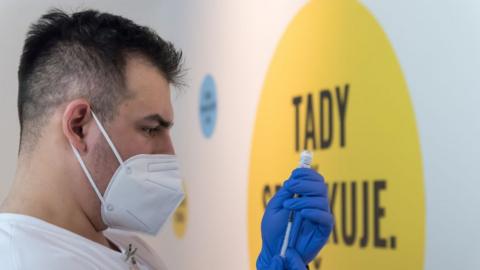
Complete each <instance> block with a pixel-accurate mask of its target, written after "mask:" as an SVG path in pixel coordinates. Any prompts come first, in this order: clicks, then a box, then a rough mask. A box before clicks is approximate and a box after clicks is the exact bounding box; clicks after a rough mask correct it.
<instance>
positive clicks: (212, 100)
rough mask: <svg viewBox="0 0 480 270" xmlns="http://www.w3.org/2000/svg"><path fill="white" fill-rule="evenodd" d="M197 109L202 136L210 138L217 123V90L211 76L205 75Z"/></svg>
mask: <svg viewBox="0 0 480 270" xmlns="http://www.w3.org/2000/svg"><path fill="white" fill-rule="evenodd" d="M199 109H200V125H201V126H202V132H203V135H204V136H205V137H206V138H210V137H211V136H212V134H213V130H214V129H215V124H216V122H217V90H216V86H215V81H214V80H213V77H212V76H211V75H206V76H205V78H204V79H203V82H202V88H201V89H200V108H199Z"/></svg>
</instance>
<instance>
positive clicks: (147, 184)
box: [70, 111, 185, 235]
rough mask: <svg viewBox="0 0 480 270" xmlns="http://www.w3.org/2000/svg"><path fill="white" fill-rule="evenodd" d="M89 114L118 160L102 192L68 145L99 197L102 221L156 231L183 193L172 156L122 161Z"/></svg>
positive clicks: (135, 158)
mask: <svg viewBox="0 0 480 270" xmlns="http://www.w3.org/2000/svg"><path fill="white" fill-rule="evenodd" d="M92 115H93V118H94V119H95V122H96V123H97V125H98V128H99V129H100V131H101V132H102V134H103V136H104V137H105V139H106V140H107V142H108V144H109V145H110V148H111V149H112V151H113V153H114V154H115V157H116V158H117V160H118V162H119V163H120V166H119V167H118V168H117V170H116V171H115V173H114V174H113V176H112V179H111V180H110V183H109V184H108V187H107V189H106V190H105V193H104V195H103V196H102V194H101V193H100V191H99V190H98V188H97V186H96V185H95V182H94V181H93V178H92V176H91V175H90V172H89V171H88V169H87V167H86V166H85V163H84V162H83V160H82V158H81V157H80V154H79V152H78V150H77V149H76V148H75V147H74V146H73V145H72V144H70V145H71V146H72V149H73V152H74V154H75V157H76V158H77V160H78V162H80V166H81V167H82V169H83V171H84V173H85V175H86V176H87V178H88V180H89V181H90V184H91V185H92V187H93V189H94V190H95V193H96V194H97V196H98V198H99V199H100V201H101V204H102V205H101V215H102V219H103V222H104V223H105V224H106V225H107V226H109V227H110V228H116V229H122V230H132V231H139V232H145V233H148V234H152V235H154V234H157V233H158V231H159V230H160V228H161V227H162V226H163V224H164V223H165V221H167V219H168V218H169V217H170V216H171V215H172V214H173V212H174V211H175V209H176V208H177V207H178V205H179V204H180V203H181V202H182V201H183V198H184V196H185V194H184V191H183V188H182V180H181V177H180V171H179V166H178V162H177V158H176V156H175V155H163V154H157V155H147V154H141V155H136V156H133V157H131V158H129V159H127V160H125V161H123V160H122V158H121V157H120V154H119V153H118V151H117V149H116V148H115V146H114V145H113V143H112V141H111V140H110V137H109V136H108V134H107V132H106V131H105V129H104V128H103V126H102V124H101V123H100V121H99V120H98V118H97V117H96V116H95V114H94V113H93V111H92Z"/></svg>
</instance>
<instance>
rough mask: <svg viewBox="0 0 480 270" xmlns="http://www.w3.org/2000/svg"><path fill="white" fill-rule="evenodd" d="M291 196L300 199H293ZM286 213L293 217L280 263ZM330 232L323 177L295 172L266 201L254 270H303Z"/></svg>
mask: <svg viewBox="0 0 480 270" xmlns="http://www.w3.org/2000/svg"><path fill="white" fill-rule="evenodd" d="M294 194H298V195H300V197H299V198H293V195H294ZM290 210H295V217H294V221H293V225H292V230H291V233H290V241H289V244H288V247H289V249H288V250H287V254H286V258H285V260H282V258H281V257H279V256H277V255H279V254H280V249H281V246H282V243H283V238H284V237H285V231H286V228H287V223H288V215H289V213H290ZM332 228H333V216H332V214H331V213H330V208H329V205H328V197H327V187H326V185H325V181H324V179H323V177H322V176H321V175H320V174H318V173H317V172H316V171H315V170H313V169H308V168H299V169H295V170H294V171H293V172H292V175H291V176H290V178H289V179H288V180H287V181H285V183H284V185H283V187H282V188H281V189H280V190H279V191H278V192H277V193H276V194H275V196H273V198H272V199H271V200H270V202H269V203H268V205H267V208H266V210H265V214H264V215H263V219H262V241H263V243H262V251H261V252H260V255H259V256H258V259H257V269H259V270H280V269H289V270H300V269H302V270H303V269H306V268H305V265H307V264H308V263H309V262H310V261H312V260H313V259H314V258H315V256H316V255H317V254H318V252H319V251H320V249H321V248H322V247H323V246H324V245H325V243H326V242H327V240H328V237H329V236H330V233H331V231H332ZM282 267H283V268H282ZM285 267H286V268H285Z"/></svg>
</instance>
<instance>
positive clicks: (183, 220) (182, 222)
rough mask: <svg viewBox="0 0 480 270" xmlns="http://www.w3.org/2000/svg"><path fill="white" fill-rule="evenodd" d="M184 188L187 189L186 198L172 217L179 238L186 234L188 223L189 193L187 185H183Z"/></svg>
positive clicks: (174, 229) (174, 230)
mask: <svg viewBox="0 0 480 270" xmlns="http://www.w3.org/2000/svg"><path fill="white" fill-rule="evenodd" d="M183 190H184V191H185V198H184V199H183V201H182V202H181V203H180V205H179V206H178V207H177V209H176V210H175V212H174V213H173V219H172V224H173V232H174V233H175V235H176V236H177V238H179V239H182V238H183V237H184V236H185V232H186V231H187V223H188V195H187V190H186V186H185V185H183Z"/></svg>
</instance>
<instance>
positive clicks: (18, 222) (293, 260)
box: [0, 10, 332, 269]
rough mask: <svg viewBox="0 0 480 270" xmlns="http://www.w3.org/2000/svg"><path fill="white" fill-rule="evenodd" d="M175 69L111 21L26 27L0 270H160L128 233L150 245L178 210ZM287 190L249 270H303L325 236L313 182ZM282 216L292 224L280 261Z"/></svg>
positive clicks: (43, 21)
mask: <svg viewBox="0 0 480 270" xmlns="http://www.w3.org/2000/svg"><path fill="white" fill-rule="evenodd" d="M181 61H182V54H181V52H179V51H177V50H176V49H175V48H174V47H173V45H172V44H171V43H168V42H165V41H164V40H162V39H161V38H160V37H159V36H158V35H157V34H155V33H154V32H153V31H152V30H150V29H149V28H146V27H142V26H138V25H136V24H135V23H133V22H132V21H130V20H128V19H125V18H122V17H120V16H114V15H111V14H106V13H99V12H97V11H92V10H87V11H83V12H78V13H74V14H72V15H68V14H65V13H64V12H62V11H60V10H52V11H50V12H48V13H47V14H45V15H44V16H42V17H41V18H40V20H39V21H38V22H37V23H35V24H34V25H32V26H31V29H30V31H29V33H28V36H27V39H26V41H25V45H24V49H23V53H22V56H21V60H20V67H19V71H18V79H19V94H18V113H19V120H20V128H21V132H20V147H19V156H18V165H17V170H16V175H15V179H14V181H13V184H12V188H11V191H10V193H9V194H8V196H7V198H6V199H5V201H4V202H3V204H2V206H1V208H0V212H1V213H0V260H1V261H2V269H166V268H165V266H164V264H163V263H162V262H161V261H160V259H159V258H158V256H157V255H156V254H155V253H154V251H153V250H152V249H151V248H149V247H148V245H146V244H145V243H144V242H143V241H141V240H140V238H138V237H136V236H135V235H134V234H131V233H130V232H128V231H138V232H144V233H149V234H156V233H157V232H158V230H159V229H160V227H161V226H162V225H163V224H164V222H165V220H166V219H167V217H168V216H169V215H170V214H171V213H172V212H173V211H174V210H175V208H176V207H177V206H178V205H179V203H180V202H181V201H182V199H183V190H182V188H181V180H180V177H179V174H178V164H177V162H176V158H175V155H174V149H173V146H172V142H171V139H170V134H169V129H170V128H171V126H172V124H173V110H172V105H171V103H170V84H175V83H179V79H180V77H181V73H182V70H181ZM288 183H289V184H286V185H285V186H284V187H283V188H282V189H281V190H280V191H279V192H278V193H277V194H276V196H275V197H274V198H273V199H272V200H271V202H270V204H269V206H268V207H267V211H266V213H265V216H264V219H263V222H262V236H263V247H262V253H261V254H260V256H259V260H258V268H259V269H305V265H306V264H307V263H308V262H309V261H311V260H312V259H313V257H314V256H315V255H316V254H317V253H318V251H319V250H320V249H321V247H322V246H323V245H324V244H325V242H326V239H327V238H328V235H329V234H330V231H331V226H332V217H331V215H330V212H329V210H328V200H327V197H326V187H325V184H324V182H323V178H322V177H321V176H320V175H318V174H317V173H316V172H314V171H313V170H308V169H299V170H296V171H294V172H293V173H292V176H291V178H290V180H289V181H288ZM294 193H296V194H299V195H301V197H299V198H292V197H293V194H294ZM290 210H296V211H298V212H299V215H298V216H296V217H298V218H296V219H295V222H294V226H293V229H292V239H291V244H290V245H289V248H288V250H287V255H286V256H285V257H284V258H283V257H280V256H278V251H279V247H280V245H281V242H282V241H283V235H284V234H285V228H286V224H287V219H288V214H289V212H290ZM107 228H109V229H108V230H106V229H107ZM216 268H218V269H223V267H222V266H218V267H216Z"/></svg>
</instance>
